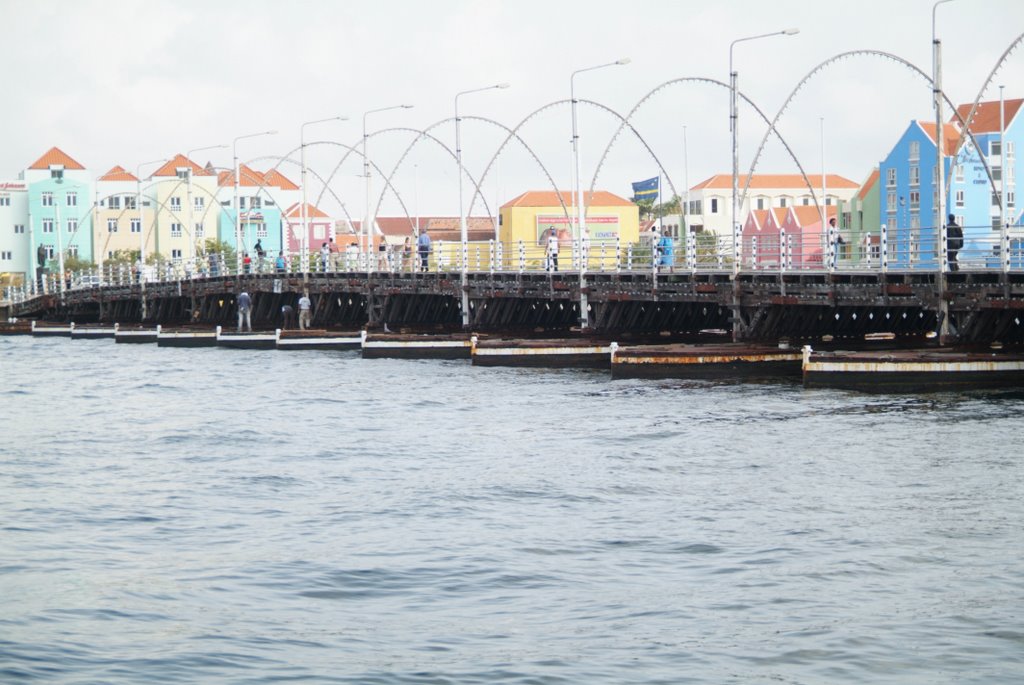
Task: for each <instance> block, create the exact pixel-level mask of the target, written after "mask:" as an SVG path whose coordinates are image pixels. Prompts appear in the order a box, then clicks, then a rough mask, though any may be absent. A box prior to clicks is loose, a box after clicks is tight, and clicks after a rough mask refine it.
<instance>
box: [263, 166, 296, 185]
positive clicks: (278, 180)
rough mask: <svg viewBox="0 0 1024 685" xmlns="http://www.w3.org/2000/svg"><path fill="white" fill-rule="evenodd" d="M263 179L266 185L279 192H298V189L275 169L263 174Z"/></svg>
mask: <svg viewBox="0 0 1024 685" xmlns="http://www.w3.org/2000/svg"><path fill="white" fill-rule="evenodd" d="M263 178H264V179H266V181H267V184H268V185H272V186H277V187H278V188H280V189H281V190H298V189H299V187H298V186H297V185H295V184H294V183H292V182H291V181H290V180H289V179H288V177H287V176H285V175H284V174H282V173H281V172H280V171H278V170H277V169H271V170H270V171H268V172H267V173H265V174H263Z"/></svg>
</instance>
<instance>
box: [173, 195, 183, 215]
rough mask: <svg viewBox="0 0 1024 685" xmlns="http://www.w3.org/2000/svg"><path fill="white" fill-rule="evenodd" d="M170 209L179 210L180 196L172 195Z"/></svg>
mask: <svg viewBox="0 0 1024 685" xmlns="http://www.w3.org/2000/svg"><path fill="white" fill-rule="evenodd" d="M171 211H172V212H180V211H181V198H180V197H177V196H174V197H172V198H171Z"/></svg>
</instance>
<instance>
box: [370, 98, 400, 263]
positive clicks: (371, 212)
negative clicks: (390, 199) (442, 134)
mask: <svg viewBox="0 0 1024 685" xmlns="http://www.w3.org/2000/svg"><path fill="white" fill-rule="evenodd" d="M392 109H412V105H391V106H390V107H379V108H377V109H371V110H368V111H366V112H363V176H364V177H365V179H366V214H365V215H364V217H363V230H362V233H363V235H364V236H365V242H366V273H370V272H371V271H372V270H373V260H372V259H371V258H370V246H371V241H372V238H371V236H372V230H373V228H372V226H371V224H372V223H373V221H374V217H373V211H372V210H371V209H370V158H369V156H368V153H367V152H366V143H367V140H368V138H369V136H368V135H367V134H366V117H367V116H369V115H370V114H375V113H377V112H387V111H388V110H392Z"/></svg>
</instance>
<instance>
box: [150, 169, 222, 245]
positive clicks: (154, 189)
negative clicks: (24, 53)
mask: <svg viewBox="0 0 1024 685" xmlns="http://www.w3.org/2000/svg"><path fill="white" fill-rule="evenodd" d="M148 187H149V193H148V194H149V199H150V201H151V202H152V207H151V208H150V209H149V212H147V215H148V216H150V217H151V216H152V214H151V212H153V211H154V210H155V212H156V227H157V228H156V249H157V251H158V252H159V253H160V255H161V256H162V257H163V258H164V259H170V260H172V261H174V262H175V263H177V264H180V263H181V262H182V260H189V259H191V258H192V257H193V256H194V254H195V249H196V246H197V245H199V246H201V245H203V244H204V243H205V241H206V239H207V238H215V237H216V236H217V220H218V215H219V213H220V204H219V203H218V202H217V175H216V174H215V173H213V172H212V171H207V170H206V169H204V168H203V167H201V166H199V165H198V164H196V163H195V162H193V161H192V160H190V159H189V158H188V157H186V156H185V155H182V154H178V155H175V156H174V158H173V159H171V160H169V161H168V162H167V163H166V164H164V165H163V166H162V167H160V168H159V169H157V170H156V171H155V172H153V175H152V177H151V178H150V183H149V186H148ZM146 229H147V233H148V232H149V231H150V230H151V225H150V224H148V223H147V226H146ZM148 240H149V237H148V235H147V241H148Z"/></svg>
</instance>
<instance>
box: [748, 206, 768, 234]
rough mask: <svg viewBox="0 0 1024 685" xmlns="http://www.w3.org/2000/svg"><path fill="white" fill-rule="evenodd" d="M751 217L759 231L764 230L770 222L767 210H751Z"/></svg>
mask: <svg viewBox="0 0 1024 685" xmlns="http://www.w3.org/2000/svg"><path fill="white" fill-rule="evenodd" d="M750 216H751V218H753V220H754V225H755V226H757V227H758V228H759V229H760V228H764V224H765V221H767V220H768V210H767V209H752V210H750Z"/></svg>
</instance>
